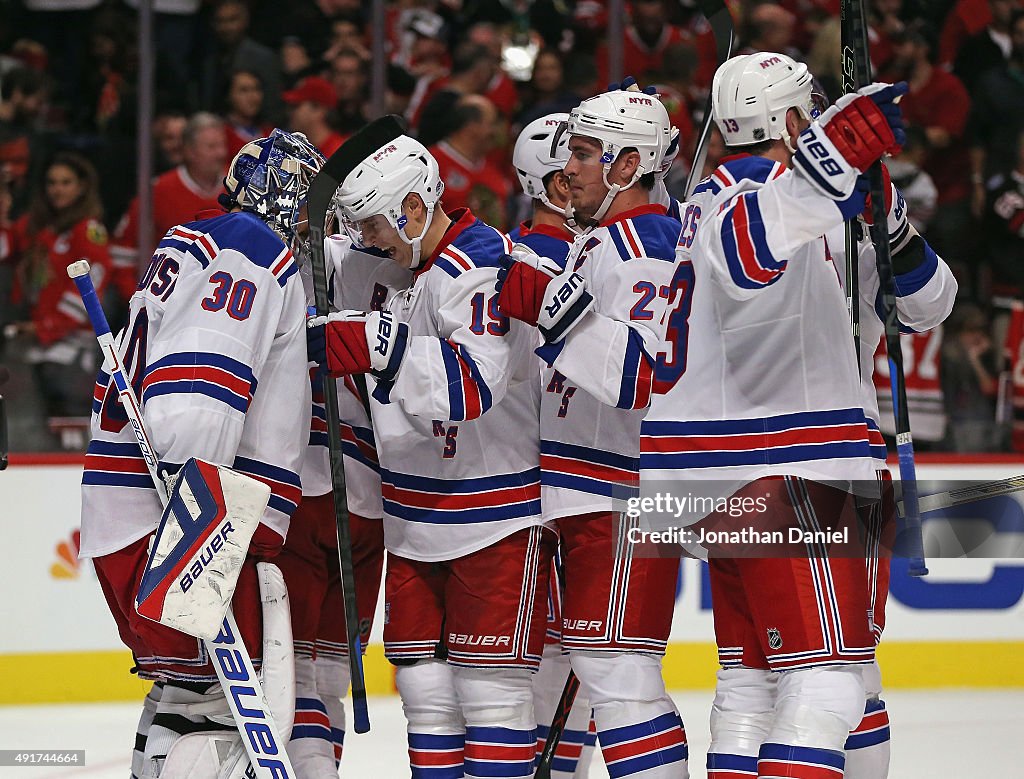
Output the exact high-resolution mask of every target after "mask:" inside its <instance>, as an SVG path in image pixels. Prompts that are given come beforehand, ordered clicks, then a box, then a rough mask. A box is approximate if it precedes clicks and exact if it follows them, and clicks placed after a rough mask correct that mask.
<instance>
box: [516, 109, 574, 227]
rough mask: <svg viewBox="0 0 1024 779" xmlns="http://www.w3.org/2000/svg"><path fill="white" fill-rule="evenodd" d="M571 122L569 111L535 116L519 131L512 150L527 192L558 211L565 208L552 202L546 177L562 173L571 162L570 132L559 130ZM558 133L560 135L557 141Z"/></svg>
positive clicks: (520, 179) (524, 189) (524, 190)
mask: <svg viewBox="0 0 1024 779" xmlns="http://www.w3.org/2000/svg"><path fill="white" fill-rule="evenodd" d="M568 121H569V114H548V115H547V116H542V117H541V118H540V119H534V120H533V121H532V122H530V123H529V124H528V125H526V127H524V128H523V130H522V132H521V133H519V137H518V138H517V139H516V147H515V149H514V150H513V152H512V166H513V167H514V168H515V169H516V176H518V177H519V183H520V184H521V185H522V187H523V192H525V193H526V194H527V195H529V196H530V197H531V198H534V199H536V200H540V202H542V203H543V204H544V205H545V206H547V207H548V208H550V209H551V210H552V211H554V212H556V213H558V214H561V213H562V209H561V208H556V207H555V206H554V205H552V204H551V201H550V200H549V199H548V194H547V190H546V188H545V186H544V179H545V178H546V177H547V176H549V175H550V174H552V173H558V172H560V171H561V170H562V169H563V168H565V163H567V162H568V161H569V134H568V133H564V132H563V133H561V134H559V133H558V130H559V128H560V127H561V126H562V125H564V124H566V123H567V122H568ZM556 135H559V137H558V139H557V140H556V139H555V136H556ZM553 141H554V143H553Z"/></svg>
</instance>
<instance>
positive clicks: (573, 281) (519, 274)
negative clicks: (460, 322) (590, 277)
mask: <svg viewBox="0 0 1024 779" xmlns="http://www.w3.org/2000/svg"><path fill="white" fill-rule="evenodd" d="M500 262H501V268H500V269H499V270H498V283H497V285H496V288H497V290H498V293H499V294H498V310H499V311H500V312H501V313H502V314H504V315H505V316H509V317H512V318H513V319H518V320H520V321H522V322H526V323H527V324H530V325H534V326H535V327H537V328H538V329H539V330H540V332H541V334H542V335H543V336H544V340H545V341H547V342H548V343H553V342H555V341H560V340H562V339H563V338H564V337H565V336H566V334H567V333H568V332H569V331H570V330H572V328H573V327H575V326H576V325H577V324H578V323H579V321H580V320H581V319H582V318H583V315H584V314H586V313H587V311H589V310H590V309H591V308H593V306H594V296H593V295H591V294H590V292H589V291H588V290H587V284H586V280H585V279H584V278H583V277H582V276H581V275H580V274H578V273H575V272H573V271H564V270H562V267H561V265H559V264H558V263H557V262H555V261H554V260H552V259H550V258H548V257H541V256H540V255H538V254H537V253H536V252H534V251H533V250H532V249H530V248H529V247H528V246H524V245H523V244H516V245H515V246H514V247H512V254H511V255H508V254H504V255H502V256H501V258H500Z"/></svg>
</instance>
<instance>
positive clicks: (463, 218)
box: [413, 208, 476, 276]
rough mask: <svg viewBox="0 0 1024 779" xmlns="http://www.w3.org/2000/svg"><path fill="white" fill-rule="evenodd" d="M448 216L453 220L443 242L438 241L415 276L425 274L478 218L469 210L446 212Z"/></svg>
mask: <svg viewBox="0 0 1024 779" xmlns="http://www.w3.org/2000/svg"><path fill="white" fill-rule="evenodd" d="M446 216H447V217H448V218H449V219H451V220H452V223H451V224H450V225H448V229H447V230H445V231H444V235H443V236H441V240H440V241H438V243H437V246H435V247H434V251H432V252H431V253H430V256H429V257H428V258H427V261H426V262H425V263H423V264H422V265H421V266H420V267H419V268H417V269H416V270H414V271H413V276H419V275H420V274H421V273H425V272H426V271H427V270H428V269H429V268H430V266H431V265H433V264H434V260H436V259H437V258H438V255H440V254H441V252H442V251H444V250H445V249H447V248H448V247H449V246H450V245H451V244H452V243H454V241H455V239H456V238H458V237H459V236H460V235H461V234H462V231H463V230H465V229H466V228H467V227H469V226H470V225H472V224H473V223H474V222H476V217H475V216H473V212H472V211H470V210H469V209H468V208H456V209H455V210H454V211H450V212H446Z"/></svg>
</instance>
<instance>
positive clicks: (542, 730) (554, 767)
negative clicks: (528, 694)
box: [533, 644, 597, 779]
mask: <svg viewBox="0 0 1024 779" xmlns="http://www.w3.org/2000/svg"><path fill="white" fill-rule="evenodd" d="M568 675H569V656H568V655H563V654H562V648H561V646H560V645H559V644H548V645H547V646H545V647H544V655H543V659H542V660H541V663H540V669H539V670H538V671H537V673H535V674H534V675H533V708H534V711H535V712H536V715H537V756H538V757H540V753H541V752H543V751H544V745H545V744H546V743H547V738H548V730H550V728H551V720H552V719H553V718H554V715H555V709H556V708H557V707H558V703H559V701H560V699H561V697H562V689H563V688H564V687H565V680H566V677H568ZM593 725H594V720H593V718H592V717H591V711H590V703H589V702H588V701H587V699H586V696H584V695H583V694H582V693H577V695H576V699H575V700H574V701H573V704H572V710H571V711H570V713H569V719H568V721H567V722H566V723H565V730H563V731H562V737H561V738H560V739H559V741H558V746H557V747H556V748H555V756H554V758H553V759H552V761H551V777H552V779H572V777H574V776H575V775H576V774H580V776H586V770H587V769H586V766H587V765H588V764H589V762H590V754H591V752H593V748H594V744H595V743H596V742H597V734H596V730H594V729H593ZM581 764H582V766H583V768H582V769H580V765H581Z"/></svg>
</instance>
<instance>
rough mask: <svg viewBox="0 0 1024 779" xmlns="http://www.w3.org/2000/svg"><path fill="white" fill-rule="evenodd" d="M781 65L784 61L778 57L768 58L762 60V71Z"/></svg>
mask: <svg viewBox="0 0 1024 779" xmlns="http://www.w3.org/2000/svg"><path fill="white" fill-rule="evenodd" d="M781 64H782V60H781V59H779V58H778V57H767V58H766V59H763V60H761V69H762V70H764V69H766V68H770V67H771V66H772V65H781Z"/></svg>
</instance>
